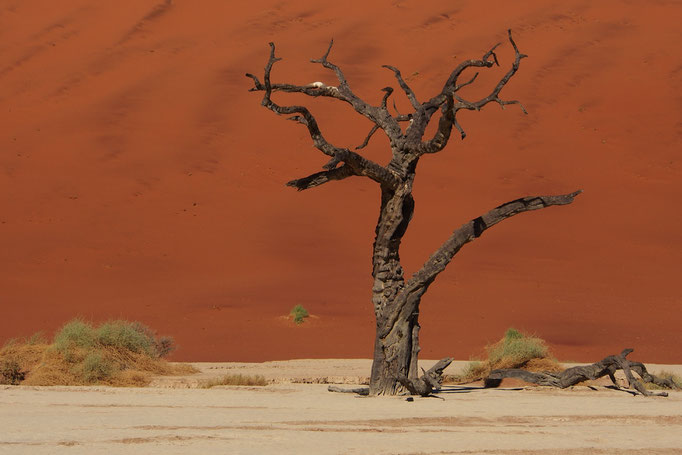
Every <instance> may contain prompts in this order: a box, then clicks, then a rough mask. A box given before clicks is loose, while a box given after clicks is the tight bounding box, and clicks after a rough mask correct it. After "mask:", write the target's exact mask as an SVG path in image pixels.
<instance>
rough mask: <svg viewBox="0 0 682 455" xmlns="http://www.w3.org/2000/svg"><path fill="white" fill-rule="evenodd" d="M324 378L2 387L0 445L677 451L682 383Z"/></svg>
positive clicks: (289, 366)
mask: <svg viewBox="0 0 682 455" xmlns="http://www.w3.org/2000/svg"><path fill="white" fill-rule="evenodd" d="M369 363H370V362H369V361H368V360H296V361H290V362H265V363H263V364H210V365H208V364H195V365H198V366H200V367H205V368H202V371H203V372H202V373H201V375H203V377H210V376H211V375H214V376H215V375H220V374H224V373H225V372H226V371H232V370H234V371H235V372H240V373H242V374H263V375H266V377H267V376H268V375H272V376H271V377H272V378H275V377H279V378H289V379H292V378H293V379H296V378H319V377H334V376H340V377H354V376H362V375H363V374H364V375H366V371H367V370H366V369H365V368H366V367H367V366H368V365H369ZM428 364H429V362H426V361H425V362H424V366H425V367H426V366H428ZM658 368H659V366H652V368H651V369H652V371H657V369H658ZM665 369H667V370H675V371H678V372H679V371H680V370H682V368H681V367H679V366H672V367H671V366H666V367H665ZM313 372H314V373H315V374H313ZM344 373H347V374H344ZM318 375H319V376H318ZM185 387H186V385H185ZM326 387H327V386H326V385H323V384H301V383H285V382H284V380H283V382H282V383H279V384H274V385H269V386H266V387H230V388H227V387H222V388H214V389H209V390H206V389H188V388H165V389H162V388H126V389H123V388H119V389H116V388H110V387H11V386H5V387H2V388H1V389H0V453H12V454H15V453H17V454H23V453H27V454H48V453H49V454H53V453H69V454H81V453H82V454H99V453H102V454H104V453H107V454H109V453H126V454H128V453H144V454H157V453H158V454H186V453H202V454H207V453H230V454H307V453H316V454H415V455H416V454H495V455H497V454H515V455H516V454H533V455H545V454H547V455H548V454H560V455H565V454H580V455H583V454H593V453H594V454H612V453H618V454H628V455H635V454H637V455H640V454H661V455H662V454H665V455H668V454H674V453H682V437H680V434H682V392H672V393H671V394H670V397H668V398H646V397H641V396H639V397H633V396H631V395H629V394H626V393H622V392H617V391H608V390H598V391H592V390H589V389H587V388H576V389H573V390H554V389H546V388H537V387H533V388H528V389H524V390H518V391H515V390H504V389H495V390H490V389H488V390H483V389H475V388H474V389H466V388H463V389H454V388H453V389H450V390H448V391H447V392H446V393H443V394H442V395H441V396H442V398H443V400H440V399H435V398H415V400H414V402H406V401H405V400H404V398H401V397H390V398H371V397H370V398H356V397H354V396H353V395H350V394H336V393H329V392H327V390H326Z"/></svg>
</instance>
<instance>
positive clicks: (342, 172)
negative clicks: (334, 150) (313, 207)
mask: <svg viewBox="0 0 682 455" xmlns="http://www.w3.org/2000/svg"><path fill="white" fill-rule="evenodd" d="M353 175H356V174H355V172H354V171H353V168H352V167H351V166H349V165H348V164H344V165H342V166H339V167H337V168H335V169H330V170H328V171H322V172H316V173H315V174H312V175H309V176H308V177H303V178H300V179H296V180H291V181H290V182H287V186H291V187H294V188H296V189H297V190H298V191H303V190H307V189H310V188H314V187H316V186H320V185H322V184H323V183H327V182H329V181H331V180H343V179H345V178H348V177H350V176H353Z"/></svg>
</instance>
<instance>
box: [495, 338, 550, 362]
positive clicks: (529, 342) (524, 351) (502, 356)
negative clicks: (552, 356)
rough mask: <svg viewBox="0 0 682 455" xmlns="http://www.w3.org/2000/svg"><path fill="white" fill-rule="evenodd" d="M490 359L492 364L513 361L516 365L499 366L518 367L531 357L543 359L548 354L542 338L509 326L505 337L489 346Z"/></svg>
mask: <svg viewBox="0 0 682 455" xmlns="http://www.w3.org/2000/svg"><path fill="white" fill-rule="evenodd" d="M487 351H488V361H489V362H490V364H491V365H497V364H501V363H512V364H513V365H514V366H501V367H498V368H517V367H518V366H520V365H523V364H524V363H526V362H528V361H529V360H531V359H543V358H545V357H547V356H548V349H547V345H546V344H545V341H544V340H542V339H541V338H537V337H532V336H526V335H524V334H523V333H521V332H519V331H518V330H516V329H513V328H509V329H507V331H506V332H505V334H504V338H503V339H502V340H501V341H499V342H498V343H495V344H494V345H492V346H490V347H488V348H487Z"/></svg>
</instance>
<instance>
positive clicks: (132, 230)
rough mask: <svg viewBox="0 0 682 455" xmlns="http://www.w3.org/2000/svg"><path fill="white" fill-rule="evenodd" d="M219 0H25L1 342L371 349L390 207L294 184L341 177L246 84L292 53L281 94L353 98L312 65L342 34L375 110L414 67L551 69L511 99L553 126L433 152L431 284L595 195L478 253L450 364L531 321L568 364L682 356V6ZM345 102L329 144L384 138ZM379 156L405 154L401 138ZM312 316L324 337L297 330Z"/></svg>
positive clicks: (435, 299)
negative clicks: (453, 240)
mask: <svg viewBox="0 0 682 455" xmlns="http://www.w3.org/2000/svg"><path fill="white" fill-rule="evenodd" d="M199 3H200V4H199ZM199 3H197V2H195V1H190V0H172V1H171V0H119V1H116V2H93V1H90V0H60V1H58V2H55V1H52V0H5V1H2V2H0V125H2V128H1V129H0V150H1V151H2V153H0V207H2V211H1V212H0V251H2V260H0V290H1V292H0V308H2V317H0V342H2V341H3V340H4V339H6V338H10V337H15V336H26V335H30V334H31V333H32V332H34V331H37V330H43V331H45V332H47V333H48V334H49V333H50V332H52V331H53V330H55V329H56V328H57V327H59V325H61V324H62V323H64V322H65V321H67V320H69V319H71V318H73V317H74V316H76V315H81V316H84V317H87V318H92V319H95V320H97V321H100V320H104V319H108V318H117V317H123V318H127V319H137V320H141V321H143V322H145V323H147V324H148V325H150V326H152V327H154V328H156V329H158V330H159V331H160V332H162V333H164V334H169V335H172V336H174V337H175V338H176V339H177V341H178V342H179V344H180V346H181V349H180V350H178V351H177V354H176V357H175V358H176V359H178V360H193V361H200V360H201V361H211V360H214V361H216V360H217V361H224V360H233V361H236V360H240V361H261V360H273V359H287V358H292V357H300V358H306V357H318V358H319V357H321V358H324V357H330V356H335V357H355V358H362V357H368V356H371V353H372V351H371V350H372V343H373V333H372V332H373V328H374V324H373V315H372V308H371V305H370V303H369V297H370V288H371V282H370V276H369V273H370V269H369V264H370V249H371V243H372V235H373V229H374V222H375V221H376V216H377V215H376V214H377V207H378V203H379V194H378V190H377V188H376V187H375V185H373V184H371V183H370V182H368V181H365V180H363V179H359V178H358V179H355V180H351V181H346V182H341V183H334V184H329V185H325V186H323V187H321V188H319V189H316V190H313V191H306V192H303V193H297V192H295V191H293V190H291V189H289V188H286V187H285V186H284V183H285V182H286V181H288V180H290V179H293V178H297V177H302V176H305V175H308V174H310V173H313V172H316V171H318V170H320V167H321V165H322V164H324V162H325V161H326V160H325V158H324V157H323V156H321V155H320V154H319V153H317V152H316V151H315V150H314V149H312V148H311V146H310V138H309V137H307V135H306V133H305V131H304V130H303V129H302V128H300V127H297V126H296V125H295V124H293V123H292V122H287V121H284V119H282V118H278V117H277V116H275V115H274V114H273V113H272V112H269V111H267V110H265V109H263V108H262V107H261V106H260V95H259V94H254V93H249V92H248V91H247V90H248V88H249V85H250V81H249V80H248V79H246V78H245V77H244V73H245V72H247V71H249V72H258V71H260V70H261V69H262V68H263V66H264V64H265V60H266V57H267V52H268V47H267V43H268V41H270V40H273V41H276V42H277V44H278V46H279V47H278V49H279V50H278V52H279V54H280V55H281V56H282V57H284V58H285V60H284V61H282V62H281V63H280V64H279V66H278V67H277V68H276V70H275V75H274V76H273V77H274V78H275V80H276V81H291V82H297V83H308V82H311V81H316V80H321V81H325V82H328V83H330V84H331V83H333V82H334V81H333V77H331V75H330V74H328V72H326V71H324V70H322V69H321V68H319V67H316V66H315V65H311V64H310V63H308V60H309V59H310V58H314V57H319V56H320V55H321V54H322V53H323V52H324V50H325V49H326V46H327V43H328V41H329V39H330V38H331V37H333V38H334V39H335V42H336V45H335V48H334V49H333V51H332V54H331V58H332V59H333V61H335V62H336V63H338V64H339V65H341V66H342V67H343V68H344V69H345V71H346V75H347V76H348V79H349V81H350V83H351V85H352V87H354V89H355V90H356V91H357V93H359V94H360V95H361V96H363V97H365V98H366V99H367V100H369V101H371V102H374V103H378V102H379V100H380V97H381V94H382V92H380V88H381V87H384V86H386V85H389V84H390V85H394V86H395V81H394V79H393V77H392V74H391V73H390V72H388V71H386V70H384V69H382V68H380V65H382V64H392V65H396V66H398V67H399V68H401V69H402V71H403V74H405V76H406V77H407V78H408V80H409V81H410V83H411V84H412V86H413V88H414V89H415V91H416V93H417V95H418V96H419V97H420V99H424V98H426V97H428V96H430V95H431V94H433V93H435V92H437V91H439V90H440V88H441V87H442V85H443V81H444V80H445V79H446V77H447V75H448V73H449V71H450V70H451V69H452V68H453V67H454V66H455V65H456V64H457V63H458V62H460V61H462V59H464V58H469V57H478V56H480V55H482V54H483V53H484V52H485V51H486V50H487V49H488V48H489V46H491V45H492V44H494V43H495V42H497V41H504V38H505V33H506V29H507V28H512V29H513V30H514V34H515V37H516V40H517V43H518V44H519V46H520V48H521V50H522V51H523V52H525V53H527V54H528V55H529V56H530V57H529V58H528V59H526V60H524V61H523V64H522V67H521V69H520V71H519V73H518V75H517V76H516V77H515V78H514V80H513V81H512V82H511V83H510V84H509V85H508V86H507V87H506V88H505V90H504V92H503V95H505V96H506V97H507V98H509V99H519V100H522V101H523V102H524V103H525V105H526V107H527V109H528V111H529V115H527V116H524V115H522V114H521V113H520V112H519V111H518V110H517V109H511V108H510V109H506V110H504V111H502V110H500V109H499V108H498V107H496V106H490V107H489V108H486V109H485V110H484V111H483V112H480V113H471V115H463V116H462V118H461V122H462V124H463V125H464V127H465V128H466V129H467V132H468V137H467V139H466V140H465V141H464V142H463V143H460V142H459V141H456V140H453V142H452V143H451V144H450V146H449V147H448V148H447V149H446V150H445V151H444V152H442V153H441V154H439V155H437V156H430V157H427V158H425V159H423V160H422V162H421V163H420V165H419V166H420V169H419V173H418V178H417V181H416V185H415V197H416V204H417V205H416V214H415V219H414V221H413V223H412V225H411V227H410V230H409V232H408V233H407V236H406V238H405V241H404V248H403V252H402V257H403V259H404V261H405V267H406V270H407V272H408V273H410V272H412V271H414V270H415V269H416V268H417V267H419V266H420V265H421V264H422V263H423V262H424V260H425V259H426V258H427V257H428V256H429V254H430V253H431V252H432V251H433V250H434V249H435V248H436V247H437V246H438V245H439V244H440V242H441V241H442V240H443V239H445V238H446V237H447V236H448V235H449V233H450V232H451V230H452V229H453V228H455V227H457V226H460V225H461V224H462V223H463V222H465V221H466V220H469V219H471V218H472V217H475V216H478V215H479V214H481V213H483V212H485V211H487V210H489V209H490V208H492V207H494V206H496V205H498V204H499V203H501V202H504V201H507V200H511V199H514V198H517V197H521V196H525V195H529V194H549V193H561V192H568V191H572V190H575V189H577V188H583V189H584V190H585V193H584V195H582V196H581V197H580V199H579V200H578V201H576V203H575V204H573V205H572V206H570V207H563V208H560V209H559V208H556V209H549V210H547V211H541V212H539V213H532V214H527V215H523V216H520V217H518V218H515V219H513V220H510V221H509V222H506V223H504V224H503V225H500V226H498V227H495V229H492V230H491V231H489V233H486V235H485V237H484V238H482V239H481V240H480V241H477V242H475V244H473V245H471V246H467V247H466V248H465V249H464V250H462V252H461V253H460V255H459V256H458V257H457V258H456V259H455V261H454V262H453V264H451V266H450V268H449V269H448V270H447V271H446V272H445V273H444V274H443V275H442V277H441V278H439V280H438V281H437V282H436V283H435V284H434V285H433V286H432V288H431V290H430V291H429V294H427V296H426V297H425V299H424V302H423V305H422V313H421V322H422V326H423V330H422V332H421V336H422V344H423V351H422V354H423V355H424V356H426V357H431V358H440V357H444V356H446V355H450V356H455V357H457V358H468V357H469V356H471V355H475V354H476V353H477V352H478V351H479V350H480V349H481V347H482V346H483V345H484V344H485V343H486V342H490V341H495V340H497V339H498V338H499V337H500V336H501V334H502V332H503V330H504V329H506V328H507V327H509V326H516V327H518V328H520V329H525V330H528V331H532V332H536V333H538V334H539V335H540V336H542V337H543V338H545V339H547V340H548V341H549V342H550V343H551V344H552V345H553V346H554V347H555V350H556V353H557V355H558V356H559V357H560V358H562V359H566V360H568V359H570V360H581V361H588V360H595V359H598V358H601V357H603V356H604V355H606V354H608V353H612V352H619V351H620V350H622V349H623V348H624V347H628V346H632V347H634V348H636V349H637V350H636V352H635V354H634V355H638V356H640V358H643V359H646V360H649V361H657V362H668V363H679V362H682V351H681V350H680V349H679V327H680V326H681V325H682V312H680V311H679V308H680V305H681V304H682V300H681V298H682V297H681V294H680V286H679V272H680V270H682V212H681V211H680V210H678V209H677V208H676V207H678V205H679V200H680V198H681V196H682V161H681V160H680V142H681V139H682V123H680V116H679V113H680V106H681V104H680V103H681V102H682V98H681V97H680V93H682V90H681V89H682V79H681V78H682V67H681V66H680V60H679V48H678V43H679V42H680V41H681V40H682V28H680V26H679V19H678V18H679V17H680V15H681V14H682V4H681V3H680V2H670V1H653V0H650V1H646V2H644V1H630V0H608V1H600V2H587V1H584V0H565V1H561V2H547V1H544V0H524V1H523V2H508V3H506V4H502V3H501V2H485V1H478V0H464V1H458V2H455V3H453V2H452V1H451V0H433V1H430V2H428V4H425V3H424V2H421V1H418V0H381V1H375V2H366V1H360V0H350V1H348V2H346V3H345V4H344V5H345V6H344V8H343V11H340V10H339V8H338V5H337V4H335V3H333V2H313V1H312V0H292V1H287V2H281V1H279V0H263V1H260V2H226V1H224V0H202V1H201V2H199ZM499 57H500V59H501V63H502V65H503V67H504V66H505V65H508V64H509V62H510V58H511V52H510V46H509V45H508V44H504V45H503V46H502V47H501V48H500V52H499ZM502 70H503V69H501V70H499V71H502ZM499 71H492V72H491V74H482V75H481V77H479V80H478V83H479V85H478V86H477V87H472V88H471V90H472V91H471V92H470V94H472V96H473V95H474V94H476V93H479V92H478V91H477V90H480V91H482V90H484V89H485V88H487V87H489V86H490V84H491V83H492V81H493V79H494V78H495V77H498V76H499V74H500V73H499ZM281 100H282V102H289V101H291V102H295V100H294V98H293V97H287V96H282V97H281ZM299 101H301V100H299ZM323 101H324V100H312V101H311V100H302V101H301V102H306V103H309V105H310V106H311V109H313V112H314V113H315V114H316V115H317V117H318V120H319V122H320V125H321V127H322V129H323V131H324V133H325V135H326V137H327V138H328V139H329V140H330V141H332V142H334V143H336V144H338V145H340V146H349V147H353V146H355V145H357V144H359V143H360V142H362V139H363V138H364V137H365V135H366V133H367V131H368V130H369V128H370V125H368V122H367V121H366V120H365V119H363V118H359V117H358V116H357V115H355V114H354V113H352V112H350V110H349V109H348V108H347V106H342V105H338V104H340V103H325V102H323ZM397 102H398V106H399V108H400V109H401V110H403V111H406V110H407V107H408V105H409V104H408V103H407V101H406V100H405V99H404V98H402V97H400V96H398V97H397ZM366 153H367V155H368V156H369V157H370V158H373V159H375V160H377V161H379V162H386V160H387V159H388V152H387V144H386V141H385V139H384V138H382V137H380V136H379V135H377V136H376V137H375V138H374V139H373V141H372V143H371V145H370V147H368V148H367V150H366ZM299 303H300V304H303V305H304V306H305V307H306V308H308V309H309V311H310V312H311V313H313V314H315V315H316V316H318V319H317V320H316V321H315V323H314V324H313V323H311V324H305V326H304V327H300V328H295V327H293V326H292V325H290V324H288V323H287V322H286V321H283V320H282V319H281V316H283V315H286V314H288V312H289V310H290V309H291V308H292V307H293V306H294V305H295V304H299Z"/></svg>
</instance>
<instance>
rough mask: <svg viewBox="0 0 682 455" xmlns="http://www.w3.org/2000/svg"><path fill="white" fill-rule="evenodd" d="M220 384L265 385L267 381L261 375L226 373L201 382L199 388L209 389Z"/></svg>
mask: <svg viewBox="0 0 682 455" xmlns="http://www.w3.org/2000/svg"><path fill="white" fill-rule="evenodd" d="M220 385H248V386H266V385H268V381H267V380H266V379H265V377H263V376H261V375H255V376H248V375H243V374H226V375H225V376H222V377H220V378H217V379H212V380H210V381H207V382H205V383H203V384H201V388H203V389H210V388H211V387H216V386H220Z"/></svg>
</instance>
